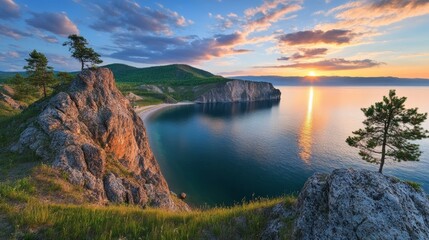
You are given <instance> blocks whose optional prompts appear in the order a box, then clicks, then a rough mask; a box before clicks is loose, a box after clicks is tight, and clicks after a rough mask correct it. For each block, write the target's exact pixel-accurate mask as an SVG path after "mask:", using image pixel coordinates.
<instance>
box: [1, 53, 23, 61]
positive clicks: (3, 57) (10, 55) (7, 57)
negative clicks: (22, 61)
mask: <svg viewBox="0 0 429 240" xmlns="http://www.w3.org/2000/svg"><path fill="white" fill-rule="evenodd" d="M20 56H21V55H20V54H19V53H18V52H17V51H9V52H6V53H0V61H10V59H11V58H19V57H20Z"/></svg>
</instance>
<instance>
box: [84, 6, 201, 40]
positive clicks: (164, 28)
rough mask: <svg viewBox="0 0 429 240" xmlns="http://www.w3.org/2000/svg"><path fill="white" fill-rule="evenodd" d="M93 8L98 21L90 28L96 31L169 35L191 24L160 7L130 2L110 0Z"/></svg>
mask: <svg viewBox="0 0 429 240" xmlns="http://www.w3.org/2000/svg"><path fill="white" fill-rule="evenodd" d="M94 6H95V7H94V8H95V9H96V10H97V14H98V17H97V19H98V20H97V21H96V22H95V23H94V24H92V25H90V26H91V27H92V28H93V29H95V30H98V31H105V32H115V31H117V30H123V29H126V30H127V31H130V32H138V33H155V34H170V35H171V34H172V33H173V29H174V28H178V27H184V26H187V25H190V24H192V21H191V20H187V19H186V18H185V17H184V16H182V15H180V14H179V13H178V12H175V11H172V10H170V9H168V8H165V7H164V6H162V5H158V8H157V9H153V8H150V7H141V6H140V5H139V4H138V3H136V2H134V1H132V0H130V1H122V0H112V1H109V2H107V3H105V2H103V3H102V4H95V5H94Z"/></svg>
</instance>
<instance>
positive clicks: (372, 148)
mask: <svg viewBox="0 0 429 240" xmlns="http://www.w3.org/2000/svg"><path fill="white" fill-rule="evenodd" d="M406 99H407V98H406V97H397V96H396V92H395V90H390V92H389V96H388V97H386V96H384V97H383V101H382V102H377V103H375V104H374V105H371V106H370V107H369V108H362V112H363V113H364V114H365V117H366V119H365V120H364V121H363V124H364V125H365V128H364V129H359V130H357V131H354V132H353V134H354V136H352V137H348V138H347V140H346V142H347V143H348V144H349V145H350V146H352V147H356V148H358V149H359V155H360V156H361V157H362V159H363V160H365V161H367V162H371V163H380V169H379V172H380V173H381V172H382V170H383V165H384V162H385V159H392V160H393V161H418V159H419V157H420V155H421V151H420V150H419V145H418V144H415V143H412V142H410V141H413V140H419V139H423V138H427V137H429V136H428V133H429V132H428V131H427V130H424V129H423V128H422V126H421V124H422V123H423V122H424V121H425V120H426V118H427V113H418V112H417V110H418V109H417V108H410V109H406V108H405V105H404V103H405V101H406Z"/></svg>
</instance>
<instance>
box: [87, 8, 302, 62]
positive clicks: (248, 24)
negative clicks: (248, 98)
mask: <svg viewBox="0 0 429 240" xmlns="http://www.w3.org/2000/svg"><path fill="white" fill-rule="evenodd" d="M297 2H299V1H294V0H292V1H291V0H274V1H272V0H265V1H264V3H263V4H262V5H261V6H259V7H258V8H255V9H253V10H249V11H247V14H246V13H245V16H244V17H239V16H238V15H237V14H235V13H229V14H227V15H225V16H221V15H213V14H209V17H212V18H215V19H216V21H217V22H218V24H219V25H218V30H220V31H221V32H222V33H221V34H220V33H218V34H213V35H212V36H210V37H204V38H202V37H199V36H176V35H175V34H174V31H175V30H176V29H179V28H182V27H186V26H188V25H189V24H191V22H190V21H189V20H187V19H186V18H185V17H183V16H181V15H180V14H179V13H177V12H174V11H172V10H169V9H167V8H164V7H163V6H161V5H158V8H149V7H142V6H140V5H138V4H137V3H135V2H134V1H132V0H128V1H125V2H124V1H119V0H112V1H110V2H108V4H100V5H95V6H96V7H95V8H94V9H97V10H96V12H97V14H98V18H99V19H103V20H98V21H97V22H96V23H94V24H93V25H91V27H92V28H94V29H97V30H100V31H105V32H109V33H111V36H112V38H113V41H114V43H115V44H116V45H117V48H116V49H110V50H106V53H105V54H104V56H108V57H111V58H116V59H120V60H126V61H131V62H138V63H151V64H164V63H175V62H183V63H199V62H201V61H205V60H210V59H213V58H219V57H224V56H228V55H236V54H245V53H248V52H251V51H252V50H251V49H247V48H243V47H241V46H243V45H254V44H258V43H261V42H266V41H271V40H273V39H274V37H273V35H269V36H262V37H261V36H258V37H252V38H250V37H249V35H250V34H251V33H252V32H254V31H261V30H264V29H267V28H268V27H269V26H271V25H272V24H273V23H274V22H276V21H278V20H280V19H282V17H284V16H285V15H286V14H288V13H290V12H294V11H297V10H298V9H300V8H301V7H300V6H299V5H298V4H297ZM233 26H237V27H238V29H237V30H235V31H234V32H232V33H223V31H226V30H230V29H231V28H232V27H233Z"/></svg>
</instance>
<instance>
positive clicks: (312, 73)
mask: <svg viewBox="0 0 429 240" xmlns="http://www.w3.org/2000/svg"><path fill="white" fill-rule="evenodd" d="M308 76H310V77H315V76H317V74H316V73H315V72H314V71H310V72H309V73H308Z"/></svg>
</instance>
